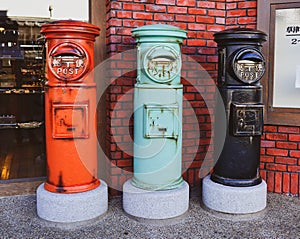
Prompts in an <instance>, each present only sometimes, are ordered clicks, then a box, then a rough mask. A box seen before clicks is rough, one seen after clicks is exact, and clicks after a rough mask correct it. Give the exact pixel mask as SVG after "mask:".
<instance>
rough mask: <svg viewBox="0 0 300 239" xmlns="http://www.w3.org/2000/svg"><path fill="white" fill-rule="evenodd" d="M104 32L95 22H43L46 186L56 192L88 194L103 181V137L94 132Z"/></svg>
mask: <svg viewBox="0 0 300 239" xmlns="http://www.w3.org/2000/svg"><path fill="white" fill-rule="evenodd" d="M99 30H100V29H99V28H98V27H97V26H94V25H91V24H89V23H85V22H79V21H71V20H62V21H57V22H53V23H51V24H46V25H43V26H42V30H41V33H42V34H44V35H45V38H46V50H47V52H46V64H47V69H46V78H47V82H46V85H45V121H46V152H47V171H48V178H47V182H46V183H45V189H46V190H48V191H50V192H57V193H76V192H84V191H88V190H91V189H94V188H96V187H97V186H99V185H100V181H99V180H98V179H97V138H96V134H95V133H92V132H95V130H96V127H95V126H96V120H95V117H96V116H95V115H94V114H93V112H95V109H96V84H95V82H94V76H93V73H92V70H93V68H94V41H95V38H96V36H98V35H99ZM78 149H80V152H81V153H80V155H79V153H78ZM83 155H84V157H82V156H83Z"/></svg>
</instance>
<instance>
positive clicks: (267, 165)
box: [260, 125, 300, 195]
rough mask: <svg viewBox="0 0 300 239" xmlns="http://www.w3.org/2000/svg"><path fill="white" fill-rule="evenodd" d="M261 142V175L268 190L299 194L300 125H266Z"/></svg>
mask: <svg viewBox="0 0 300 239" xmlns="http://www.w3.org/2000/svg"><path fill="white" fill-rule="evenodd" d="M264 130H265V133H264V135H263V137H262V143H261V164H260V172H261V176H262V177H263V178H264V180H265V181H266V182H267V185H268V191H269V192H276V193H285V194H292V195H299V191H300V177H299V172H300V127H291V126H289V127H288V126H274V125H266V126H265V128H264Z"/></svg>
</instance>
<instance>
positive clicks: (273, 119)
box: [257, 0, 300, 126]
mask: <svg viewBox="0 0 300 239" xmlns="http://www.w3.org/2000/svg"><path fill="white" fill-rule="evenodd" d="M289 8H300V1H299V0H298V1H297V0H258V5H257V28H258V29H259V30H261V31H264V32H265V33H267V34H268V40H267V42H266V43H265V44H264V46H263V54H264V55H265V58H266V66H267V69H266V72H265V75H264V77H263V78H262V80H261V83H262V85H263V87H264V88H263V89H264V94H263V95H264V96H263V97H264V104H265V106H266V107H265V116H264V122H265V124H273V125H293V126H300V107H299V108H281V107H273V89H274V88H273V87H274V49H275V46H274V42H275V11H276V9H289Z"/></svg>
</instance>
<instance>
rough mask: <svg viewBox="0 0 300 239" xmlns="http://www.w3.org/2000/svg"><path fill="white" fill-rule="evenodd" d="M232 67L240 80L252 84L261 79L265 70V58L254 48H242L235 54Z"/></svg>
mask: <svg viewBox="0 0 300 239" xmlns="http://www.w3.org/2000/svg"><path fill="white" fill-rule="evenodd" d="M233 55H234V56H233V60H232V62H231V68H232V70H233V72H232V73H233V76H235V77H236V78H237V79H238V80H240V81H242V82H244V83H247V84H252V83H255V82H257V81H259V80H260V79H261V77H262V76H263V74H264V72H265V59H264V57H263V55H262V54H261V53H260V52H258V51H256V50H254V49H242V50H240V51H238V52H237V53H234V54H233Z"/></svg>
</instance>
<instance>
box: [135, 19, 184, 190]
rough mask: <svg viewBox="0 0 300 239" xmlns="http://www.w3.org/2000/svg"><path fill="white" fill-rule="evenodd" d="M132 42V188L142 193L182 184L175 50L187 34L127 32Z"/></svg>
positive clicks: (156, 28) (166, 29) (161, 28)
mask: <svg viewBox="0 0 300 239" xmlns="http://www.w3.org/2000/svg"><path fill="white" fill-rule="evenodd" d="M132 34H133V37H134V38H135V39H136V42H137V65H138V70H137V83H136V84H135V89H134V177H133V180H132V182H133V184H134V186H136V187H139V188H143V189H146V190H166V189H173V188H177V187H179V186H180V185H181V183H182V182H183V179H182V176H181V173H182V172H181V164H182V155H181V154H182V84H181V82H180V75H181V51H180V44H181V43H182V41H183V40H184V39H185V38H186V31H184V30H182V29H180V28H178V27H174V26H170V25H164V24H156V25H147V26H143V27H140V28H136V29H134V30H132Z"/></svg>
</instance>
